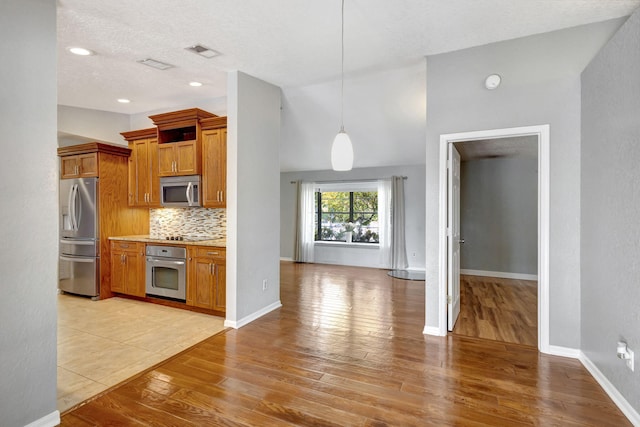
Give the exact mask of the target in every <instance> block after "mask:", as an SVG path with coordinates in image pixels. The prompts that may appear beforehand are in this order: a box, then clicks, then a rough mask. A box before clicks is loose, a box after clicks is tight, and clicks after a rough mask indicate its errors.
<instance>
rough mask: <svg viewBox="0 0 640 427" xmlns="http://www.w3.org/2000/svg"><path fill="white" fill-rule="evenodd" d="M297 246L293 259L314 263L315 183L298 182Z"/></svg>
mask: <svg viewBox="0 0 640 427" xmlns="http://www.w3.org/2000/svg"><path fill="white" fill-rule="evenodd" d="M296 190H297V193H298V201H297V204H296V244H295V251H294V254H293V259H294V260H295V261H297V262H313V245H314V231H315V230H314V226H315V183H313V182H302V181H297V182H296Z"/></svg>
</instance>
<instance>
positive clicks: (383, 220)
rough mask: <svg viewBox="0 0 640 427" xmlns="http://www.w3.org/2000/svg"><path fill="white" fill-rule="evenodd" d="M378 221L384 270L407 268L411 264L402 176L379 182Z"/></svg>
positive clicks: (381, 261) (381, 262)
mask: <svg viewBox="0 0 640 427" xmlns="http://www.w3.org/2000/svg"><path fill="white" fill-rule="evenodd" d="M378 221H379V224H380V233H379V236H380V264H381V266H382V268H390V269H393V270H399V269H404V268H407V267H408V266H409V264H408V262H407V248H406V241H405V230H404V229H405V221H404V178H402V177H401V176H393V177H391V179H384V180H380V181H379V182H378Z"/></svg>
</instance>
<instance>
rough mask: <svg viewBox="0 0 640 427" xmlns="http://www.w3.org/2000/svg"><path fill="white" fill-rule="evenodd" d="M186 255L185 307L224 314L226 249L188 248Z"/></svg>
mask: <svg viewBox="0 0 640 427" xmlns="http://www.w3.org/2000/svg"><path fill="white" fill-rule="evenodd" d="M187 254H188V255H187V257H188V266H189V267H188V268H189V275H188V277H187V305H191V306H194V307H200V308H206V309H209V310H214V311H218V312H221V313H224V312H225V311H226V301H227V292H226V289H227V263H226V249H224V248H216V247H208V246H189V247H188V248H187Z"/></svg>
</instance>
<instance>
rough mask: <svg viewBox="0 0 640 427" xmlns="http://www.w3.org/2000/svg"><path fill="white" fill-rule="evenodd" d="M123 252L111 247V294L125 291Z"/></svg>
mask: <svg viewBox="0 0 640 427" xmlns="http://www.w3.org/2000/svg"><path fill="white" fill-rule="evenodd" d="M124 270H125V264H124V251H122V250H120V249H117V248H115V247H114V246H113V245H112V246H111V292H119V293H124V291H125V272H124Z"/></svg>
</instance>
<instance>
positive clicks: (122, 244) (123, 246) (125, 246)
mask: <svg viewBox="0 0 640 427" xmlns="http://www.w3.org/2000/svg"><path fill="white" fill-rule="evenodd" d="M120 247H121V248H128V247H129V245H125V244H124V243H121V244H120Z"/></svg>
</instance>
